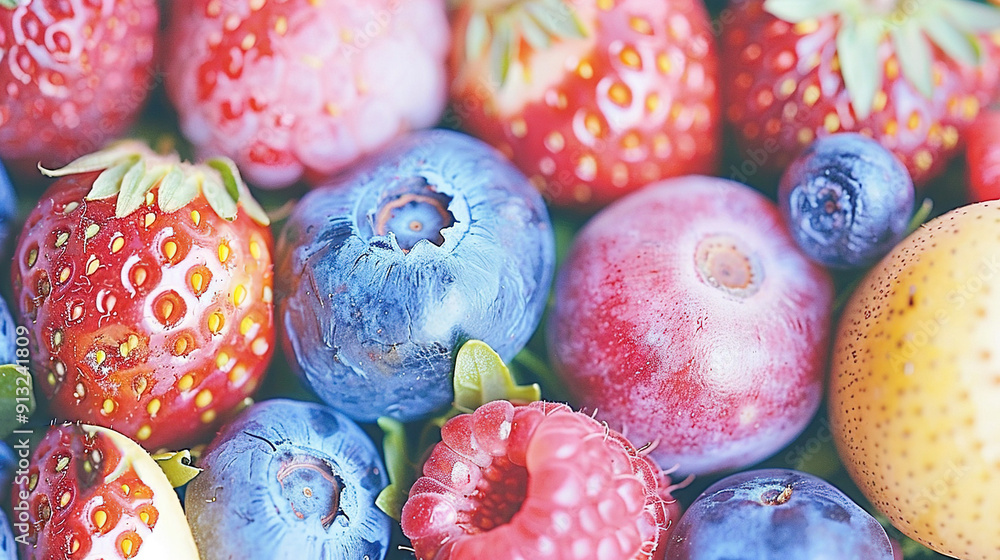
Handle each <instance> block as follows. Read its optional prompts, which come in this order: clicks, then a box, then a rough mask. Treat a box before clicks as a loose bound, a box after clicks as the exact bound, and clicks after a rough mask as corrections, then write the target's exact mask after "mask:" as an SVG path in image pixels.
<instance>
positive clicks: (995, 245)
mask: <svg viewBox="0 0 1000 560" xmlns="http://www.w3.org/2000/svg"><path fill="white" fill-rule="evenodd" d="M996 294H1000V202H997V201H993V202H986V203H980V204H975V205H971V206H966V207H963V208H959V209H957V210H953V211H952V212H950V213H948V214H945V215H944V216H941V217H939V218H937V219H935V220H933V221H931V222H930V223H928V224H926V225H924V226H923V227H921V228H920V229H919V230H917V232H915V233H914V234H912V235H911V236H910V237H908V238H907V239H906V240H904V241H903V242H902V243H900V244H899V245H898V246H897V247H896V248H895V249H894V250H893V251H892V252H891V253H890V254H889V255H888V256H887V257H886V258H885V259H883V260H882V261H881V262H880V263H879V264H878V265H877V266H876V267H875V268H874V269H872V270H871V271H870V272H869V273H868V275H867V276H866V277H865V279H864V280H863V281H862V283H861V284H860V285H859V286H858V288H857V289H856V291H855V292H854V294H853V295H852V297H851V299H850V301H849V302H848V303H847V305H846V306H845V308H844V312H843V317H842V319H841V322H840V325H839V328H838V331H837V334H836V338H835V344H834V351H833V357H832V358H833V359H832V365H831V372H830V387H829V410H830V423H831V431H832V433H833V436H834V441H835V443H836V445H837V449H838V452H839V455H840V456H841V458H842V459H843V462H844V464H845V466H846V467H847V470H848V472H849V473H850V475H851V477H852V478H853V479H854V481H855V482H856V483H857V485H858V487H859V488H860V489H861V490H862V492H864V494H865V496H866V497H867V498H868V500H869V501H871V503H872V504H873V505H874V506H875V507H876V508H877V509H878V510H879V511H881V512H882V513H883V514H885V515H886V516H887V517H888V518H889V520H890V521H891V522H892V524H893V525H895V526H896V527H897V528H898V529H900V530H901V531H902V532H903V533H905V534H907V535H908V536H910V537H911V538H913V539H914V540H916V541H919V542H921V543H923V544H925V545H927V546H929V547H930V548H932V549H934V550H937V551H938V552H941V553H943V554H946V555H948V556H953V557H957V558H966V559H976V560H987V559H995V558H996V557H997V556H996V555H997V550H1000V533H998V532H997V531H996V527H995V523H996V519H997V517H998V516H1000V468H998V467H1000V439H997V437H996V427H997V426H998V425H1000V383H998V382H997V381H998V379H997V374H996V372H997V371H1000V352H995V351H994V348H996V341H995V333H996V332H997V330H998V329H1000V298H998V297H996Z"/></svg>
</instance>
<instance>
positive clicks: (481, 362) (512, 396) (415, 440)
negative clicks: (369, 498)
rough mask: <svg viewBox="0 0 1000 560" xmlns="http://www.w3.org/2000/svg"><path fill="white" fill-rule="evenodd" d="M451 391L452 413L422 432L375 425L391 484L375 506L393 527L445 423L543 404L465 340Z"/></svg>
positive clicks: (535, 389)
mask: <svg viewBox="0 0 1000 560" xmlns="http://www.w3.org/2000/svg"><path fill="white" fill-rule="evenodd" d="M452 386H453V388H454V390H455V400H454V402H453V403H452V407H451V409H450V410H448V411H447V412H445V413H444V414H442V415H440V416H436V417H434V418H430V419H428V420H427V421H426V422H425V423H424V424H423V425H422V426H412V427H411V428H410V429H409V430H408V427H407V426H405V425H404V424H402V423H401V422H399V421H398V420H394V419H392V418H387V417H382V418H379V419H378V425H379V428H381V429H382V432H383V433H384V434H385V435H384V437H383V440H382V449H383V451H384V453H385V466H386V471H387V473H388V475H389V482H390V484H389V486H386V487H385V488H383V489H382V492H381V493H379V495H378V498H377V499H376V500H375V504H376V505H377V506H378V507H379V508H380V509H381V510H382V511H383V512H385V513H386V514H387V515H389V516H390V517H392V518H393V519H395V520H397V521H399V519H400V517H401V515H402V511H403V504H404V503H405V502H406V497H407V495H408V494H409V492H410V487H411V486H413V483H414V482H416V480H417V477H418V476H420V472H421V465H423V462H424V459H426V455H427V453H429V452H430V450H431V449H432V448H433V446H434V443H436V442H437V441H438V440H439V439H440V430H441V427H442V426H444V424H445V422H447V421H448V420H450V419H452V418H454V417H455V416H458V415H459V414H463V413H466V414H468V413H471V412H473V411H475V409H477V408H479V407H480V406H482V405H484V404H486V403H488V402H492V401H497V400H507V401H510V402H512V403H514V404H528V403H532V402H534V401H537V400H541V398H542V394H541V388H540V387H539V386H538V384H537V383H532V384H531V385H518V384H517V383H516V382H515V381H514V377H513V376H512V375H511V373H510V369H508V368H507V365H506V364H504V363H503V359H501V358H500V356H499V355H498V354H497V353H496V352H495V351H493V349H492V348H490V346H489V345H488V344H486V343H485V342H482V341H480V340H470V341H468V342H466V343H465V344H463V345H462V347H461V348H460V349H459V350H458V357H457V358H456V359H455V372H454V375H453V376H452ZM408 432H409V433H408Z"/></svg>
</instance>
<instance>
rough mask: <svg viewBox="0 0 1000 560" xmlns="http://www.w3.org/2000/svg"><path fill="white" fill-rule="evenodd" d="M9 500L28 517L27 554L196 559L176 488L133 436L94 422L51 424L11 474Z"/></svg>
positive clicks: (43, 559)
mask: <svg viewBox="0 0 1000 560" xmlns="http://www.w3.org/2000/svg"><path fill="white" fill-rule="evenodd" d="M11 504H12V506H13V508H14V511H15V513H16V512H19V511H27V512H28V517H29V519H28V520H27V521H26V522H23V524H22V522H21V521H20V517H19V518H18V523H17V524H15V527H16V528H17V530H18V533H19V534H24V535H25V541H24V542H27V545H25V544H23V543H22V545H21V547H20V548H21V555H22V556H21V557H22V558H23V559H25V560H33V559H39V560H60V559H66V560H69V559H70V558H108V559H112V558H113V559H128V558H136V559H137V560H145V559H154V558H162V559H164V560H166V559H168V558H177V559H178V560H197V559H198V552H197V550H196V549H195V545H194V540H193V539H192V538H191V531H190V530H189V529H188V527H187V524H186V523H185V522H184V511H183V510H182V509H181V504H180V501H178V499H177V494H176V493H175V492H174V489H173V488H171V486H170V483H169V482H168V481H167V477H166V475H164V474H163V471H161V470H160V468H159V466H158V465H157V464H156V462H155V461H153V459H152V458H151V457H150V456H149V455H148V454H147V453H146V452H145V451H144V450H143V449H142V448H141V447H139V446H138V445H137V444H136V443H135V442H133V441H131V440H129V439H128V438H126V437H125V436H123V435H121V434H119V433H117V432H113V431H111V430H108V429H107V428H101V427H97V426H88V425H86V424H63V425H59V426H52V427H50V428H49V430H48V432H47V433H46V434H45V438H44V439H43V440H42V441H41V443H39V444H38V446H37V447H36V448H35V450H34V452H33V453H32V456H31V464H30V466H29V468H28V469H27V471H26V472H25V473H23V474H22V473H19V474H18V476H17V478H15V479H14V489H13V492H12V493H11Z"/></svg>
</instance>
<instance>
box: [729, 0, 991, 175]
mask: <svg viewBox="0 0 1000 560" xmlns="http://www.w3.org/2000/svg"><path fill="white" fill-rule="evenodd" d="M803 4H805V3H803ZM808 4H813V2H809V3H808ZM815 4H816V5H819V2H818V1H817V2H815ZM867 4H870V5H876V4H881V5H888V4H889V3H887V2H869V3H867ZM925 4H926V5H928V6H930V5H931V3H929V2H928V3H916V4H912V5H916V6H918V7H919V8H920V9H923V8H924V5H925ZM912 5H911V6H912ZM731 9H732V15H731V16H730V17H731V18H732V21H733V22H734V23H733V24H731V25H727V26H724V27H723V33H722V42H721V45H722V47H721V60H722V64H723V66H724V67H727V68H733V69H735V70H734V71H733V72H729V73H726V74H725V75H724V76H723V78H724V79H723V83H722V90H723V98H724V105H723V107H724V110H725V114H726V120H727V122H728V123H729V129H730V130H731V132H732V134H733V135H734V136H735V140H736V143H737V144H738V146H739V151H740V153H746V154H751V153H753V152H752V151H758V152H759V151H763V153H764V155H765V157H764V158H763V162H758V163H759V164H760V167H761V169H762V171H763V173H762V176H761V177H759V178H754V182H755V183H758V182H759V183H761V184H766V183H767V182H768V180H767V179H769V178H770V177H771V176H773V177H778V176H780V174H781V172H782V171H783V170H784V169H785V168H786V167H787V166H788V165H789V163H791V161H792V160H793V159H794V158H795V157H796V156H797V155H798V153H799V152H800V151H801V150H802V149H804V148H805V147H806V146H808V145H809V143H810V142H812V141H813V139H815V138H816V137H817V136H826V135H829V134H832V133H835V132H859V133H861V134H864V135H865V136H870V137H872V138H874V139H875V140H877V141H878V142H879V144H881V145H882V146H885V147H886V148H888V149H889V150H891V151H892V152H893V153H894V154H895V155H896V156H897V157H898V158H899V159H900V160H901V161H902V162H903V163H904V165H906V168H907V170H909V172H910V175H911V176H912V178H913V183H914V184H915V185H916V186H917V188H918V189H919V188H921V187H922V186H924V185H926V184H927V183H928V182H929V181H930V180H931V179H933V178H935V177H937V176H938V175H940V174H941V173H942V172H943V171H944V170H945V168H946V166H947V164H948V162H949V161H950V160H951V158H952V157H953V156H955V155H957V154H958V153H959V150H960V149H961V144H960V141H961V138H962V134H963V133H964V130H965V128H966V127H967V126H968V125H969V124H970V123H971V122H972V121H973V119H975V117H976V115H977V114H978V112H979V109H980V107H982V106H985V105H987V104H988V103H989V101H990V99H991V98H992V97H993V96H994V95H995V94H996V92H997V87H998V85H1000V47H998V43H997V42H996V40H995V38H994V37H990V36H989V34H986V33H983V34H982V39H983V40H982V42H981V44H982V46H983V52H982V56H983V60H982V66H981V67H980V68H978V69H977V68H975V67H973V66H967V65H964V64H962V63H959V62H957V61H956V60H955V59H952V58H950V57H948V56H946V55H945V54H944V53H943V52H942V51H941V50H940V49H939V48H937V47H936V46H931V47H930V49H931V50H930V54H931V63H930V66H931V68H932V69H933V72H934V73H935V74H936V76H937V77H935V78H933V80H934V81H933V85H932V97H930V98H927V97H925V96H924V95H923V94H922V93H920V91H919V90H918V89H917V88H916V87H915V86H914V85H913V84H912V83H911V82H909V81H908V80H907V79H906V77H905V68H902V67H901V64H900V61H899V59H898V56H897V54H896V49H895V47H894V44H893V42H892V41H891V40H890V39H889V38H885V39H884V40H883V41H882V42H881V43H880V44H879V46H878V48H877V49H876V50H874V52H872V51H869V52H865V53H864V56H868V57H871V56H875V57H877V61H878V63H879V66H880V68H881V69H882V70H883V72H882V75H883V78H884V79H883V81H882V85H881V87H880V88H879V92H880V93H878V94H876V97H875V101H874V104H873V110H872V111H871V113H870V114H868V115H867V116H860V115H861V113H859V112H858V111H857V110H856V108H855V107H854V106H853V105H852V104H851V101H850V99H851V97H850V95H849V93H848V90H847V88H846V87H845V85H844V77H843V75H842V74H841V71H840V67H841V66H840V64H839V60H836V61H835V58H836V55H837V54H838V50H837V45H836V43H835V36H836V33H837V31H838V30H839V29H840V23H839V21H840V20H839V19H838V17H837V16H836V15H828V16H825V17H821V18H818V19H812V20H808V21H806V22H803V23H802V24H798V25H797V24H793V23H790V22H787V21H784V20H781V19H778V18H777V17H775V16H774V15H772V14H771V13H769V12H767V11H765V9H764V0H742V1H738V2H732V3H731ZM890 17H895V16H890ZM935 17H937V16H935ZM906 19H907V18H906V17H903V18H902V20H899V19H897V20H892V19H890V21H889V23H888V25H887V26H886V28H887V29H893V28H898V27H900V21H904V20H906ZM924 66H926V65H924Z"/></svg>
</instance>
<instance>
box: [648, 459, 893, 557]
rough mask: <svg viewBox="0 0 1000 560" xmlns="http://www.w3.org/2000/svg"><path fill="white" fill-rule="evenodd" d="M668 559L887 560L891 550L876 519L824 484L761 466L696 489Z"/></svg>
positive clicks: (673, 541) (671, 542)
mask: <svg viewBox="0 0 1000 560" xmlns="http://www.w3.org/2000/svg"><path fill="white" fill-rule="evenodd" d="M667 558H670V559H671V560H728V559H731V558H740V559H741V560H786V559H788V558H812V559H824V558H829V559H833V558H857V559H864V560H893V552H892V546H891V545H890V543H889V537H888V536H887V535H886V533H885V529H883V528H882V526H881V525H879V523H878V521H876V520H875V518H874V517H872V516H871V515H869V514H868V512H866V511H865V510H864V509H862V508H861V506H859V505H858V504H856V503H854V502H852V501H851V499H850V498H848V497H847V496H845V495H844V493H843V492H841V491H840V490H838V489H837V488H836V487H834V486H833V485H831V484H830V483H828V482H826V481H825V480H822V479H819V478H816V477H815V476H812V475H808V474H806V473H802V472H798V471H792V470H785V469H765V470H757V471H748V472H742V473H739V474H735V475H732V476H729V477H727V478H724V479H723V480H720V481H719V482H716V483H715V484H713V485H712V486H710V487H709V488H708V489H707V490H705V491H704V492H702V493H701V495H700V496H698V499H696V500H695V501H694V503H693V504H691V507H689V508H688V509H687V511H685V512H684V516H683V517H681V520H680V522H679V523H678V524H677V526H676V527H675V528H674V530H673V532H672V533H671V534H670V540H669V544H668V545H667Z"/></svg>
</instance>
